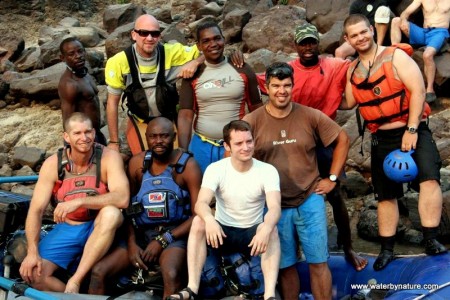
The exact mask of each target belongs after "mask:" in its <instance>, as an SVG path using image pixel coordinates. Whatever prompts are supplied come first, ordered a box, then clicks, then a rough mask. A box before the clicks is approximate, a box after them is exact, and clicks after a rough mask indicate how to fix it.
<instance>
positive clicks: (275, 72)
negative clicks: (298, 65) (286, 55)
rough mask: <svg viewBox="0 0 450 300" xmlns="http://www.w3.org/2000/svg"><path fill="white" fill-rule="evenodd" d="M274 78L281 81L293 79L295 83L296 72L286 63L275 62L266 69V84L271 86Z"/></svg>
mask: <svg viewBox="0 0 450 300" xmlns="http://www.w3.org/2000/svg"><path fill="white" fill-rule="evenodd" d="M274 77H275V78H278V79H279V80H283V79H286V78H291V80H292V83H294V70H293V69H292V67H291V66H290V65H289V64H287V63H285V62H275V63H273V64H271V65H270V66H268V67H267V69H266V84H269V81H270V79H271V78H274Z"/></svg>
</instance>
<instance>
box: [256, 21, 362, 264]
mask: <svg viewBox="0 0 450 300" xmlns="http://www.w3.org/2000/svg"><path fill="white" fill-rule="evenodd" d="M319 41H320V37H319V32H318V31H317V28H316V26H314V25H312V24H309V23H305V24H302V25H299V26H297V27H296V28H295V32H294V43H295V48H296V50H297V53H298V59H296V60H292V61H290V62H288V64H289V65H291V66H292V68H293V70H294V86H293V88H292V102H296V103H300V104H303V105H306V106H309V107H312V108H316V109H318V110H320V111H322V112H323V113H325V114H326V115H327V116H329V117H330V118H331V119H333V120H334V119H335V118H336V111H337V109H338V108H339V105H340V104H341V101H342V96H343V93H344V90H345V84H346V76H345V75H346V73H347V69H348V66H349V65H350V61H349V60H343V59H340V58H334V57H329V56H319ZM258 83H259V87H260V89H261V91H262V92H263V93H267V92H266V89H265V75H264V74H258ZM316 152H317V155H318V158H319V159H318V163H319V172H320V176H321V177H322V178H326V177H328V176H329V174H330V166H331V159H332V154H333V148H332V147H323V146H319V147H317V148H316ZM337 175H339V174H337ZM338 177H339V176H338ZM327 200H328V201H329V203H330V204H331V206H332V207H333V214H334V220H335V222H336V226H337V228H338V231H339V233H338V244H341V243H342V246H343V250H344V253H345V256H346V257H347V259H348V260H349V261H350V263H351V264H352V265H353V266H354V267H355V269H356V270H358V271H360V270H362V269H363V268H364V267H365V266H366V265H367V260H366V259H365V258H363V257H360V256H359V255H357V254H356V252H355V251H354V250H353V247H352V239H351V231H350V220H349V217H348V211H347V207H346V205H345V202H344V199H343V198H342V196H341V193H340V184H339V181H336V187H335V188H334V189H333V190H332V191H331V192H330V193H328V194H327Z"/></svg>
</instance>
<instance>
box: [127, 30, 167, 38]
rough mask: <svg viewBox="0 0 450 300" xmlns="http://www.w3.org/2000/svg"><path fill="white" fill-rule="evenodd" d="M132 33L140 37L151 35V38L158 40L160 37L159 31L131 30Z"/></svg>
mask: <svg viewBox="0 0 450 300" xmlns="http://www.w3.org/2000/svg"><path fill="white" fill-rule="evenodd" d="M133 31H134V32H136V33H137V34H139V36H140V37H148V36H149V35H151V36H152V38H159V37H160V36H161V31H159V30H145V29H133Z"/></svg>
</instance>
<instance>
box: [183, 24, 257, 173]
mask: <svg viewBox="0 0 450 300" xmlns="http://www.w3.org/2000/svg"><path fill="white" fill-rule="evenodd" d="M197 47H198V49H200V50H201V51H202V53H203V55H204V56H205V60H206V61H205V63H204V64H202V65H201V66H200V67H199V69H198V71H197V73H196V74H195V75H194V77H193V78H192V79H188V80H183V82H182V84H181V88H180V112H179V114H178V129H179V146H180V147H182V148H185V149H187V148H188V147H189V150H190V151H191V152H193V153H194V156H195V158H196V160H197V162H198V163H199V165H200V168H201V170H202V172H205V170H206V167H207V166H208V165H209V164H211V163H213V162H215V161H218V160H220V159H221V158H223V156H224V152H225V148H224V146H223V143H222V139H223V136H222V130H221V129H220V128H223V126H225V125H226V124H227V123H228V122H230V121H234V120H239V119H242V117H243V116H244V114H245V112H246V109H247V108H248V110H250V111H252V110H254V109H256V108H257V107H259V106H261V105H262V101H261V94H260V92H259V90H258V82H257V80H256V75H255V73H254V72H253V70H252V69H251V68H250V66H249V65H247V64H244V65H243V66H242V67H241V68H237V67H235V66H234V65H233V64H232V63H231V61H230V58H228V57H225V55H224V54H223V51H224V47H225V40H224V37H223V34H222V31H221V29H220V27H219V26H218V25H217V23H215V22H206V23H202V24H200V25H199V26H198V27H197ZM194 115H195V119H194ZM192 130H194V134H193V135H192Z"/></svg>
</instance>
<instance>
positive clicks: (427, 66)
mask: <svg viewBox="0 0 450 300" xmlns="http://www.w3.org/2000/svg"><path fill="white" fill-rule="evenodd" d="M436 52H437V51H436V49H434V48H433V47H427V48H426V49H425V51H424V52H423V62H424V73H425V78H426V79H427V93H434V87H433V85H434V78H435V76H436V64H435V63H434V56H435V55H436Z"/></svg>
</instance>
